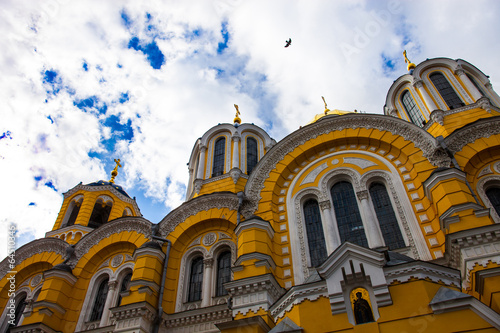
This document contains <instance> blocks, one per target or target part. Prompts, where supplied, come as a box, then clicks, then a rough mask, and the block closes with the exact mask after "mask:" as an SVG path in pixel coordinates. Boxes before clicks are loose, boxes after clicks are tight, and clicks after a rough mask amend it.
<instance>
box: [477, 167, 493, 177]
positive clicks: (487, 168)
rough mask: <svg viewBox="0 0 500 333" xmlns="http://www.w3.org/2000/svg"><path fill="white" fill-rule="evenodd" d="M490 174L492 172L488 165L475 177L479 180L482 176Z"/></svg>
mask: <svg viewBox="0 0 500 333" xmlns="http://www.w3.org/2000/svg"><path fill="white" fill-rule="evenodd" d="M497 164H498V163H497ZM495 166H496V165H495ZM492 173H493V170H491V165H488V166H486V167H484V168H483V170H481V171H480V172H479V174H478V175H477V178H481V177H482V176H486V175H489V174H492Z"/></svg>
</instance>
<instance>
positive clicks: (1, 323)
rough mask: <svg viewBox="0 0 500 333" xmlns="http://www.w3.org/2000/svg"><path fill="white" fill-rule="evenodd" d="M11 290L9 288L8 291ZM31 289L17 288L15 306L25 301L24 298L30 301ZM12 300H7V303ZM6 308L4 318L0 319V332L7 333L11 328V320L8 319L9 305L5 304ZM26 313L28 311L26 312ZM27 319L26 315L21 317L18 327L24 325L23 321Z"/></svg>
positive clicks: (26, 287) (25, 287)
mask: <svg viewBox="0 0 500 333" xmlns="http://www.w3.org/2000/svg"><path fill="white" fill-rule="evenodd" d="M8 289H9V288H7V290H8ZM30 292H31V290H30V288H29V287H28V286H24V287H21V288H19V287H18V288H17V290H16V291H15V295H14V302H15V304H16V305H17V304H19V302H20V301H21V300H22V299H23V297H25V296H26V299H28V297H29V295H30ZM11 297H12V296H11ZM11 299H12V298H10V297H9V298H8V299H7V302H10V300H11ZM5 305H6V306H5V308H4V309H3V310H1V311H2V316H1V317H0V332H7V328H8V326H9V319H10V318H7V312H9V309H8V308H7V303H6V304H5ZM25 312H26V311H25ZM24 318H25V315H24V313H23V314H22V315H21V318H20V319H19V322H18V326H19V325H22V323H23V320H24Z"/></svg>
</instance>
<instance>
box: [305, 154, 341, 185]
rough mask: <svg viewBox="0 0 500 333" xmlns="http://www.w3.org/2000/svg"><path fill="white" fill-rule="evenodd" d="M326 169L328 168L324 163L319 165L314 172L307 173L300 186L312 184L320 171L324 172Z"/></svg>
mask: <svg viewBox="0 0 500 333" xmlns="http://www.w3.org/2000/svg"><path fill="white" fill-rule="evenodd" d="M337 161H338V160H337ZM326 168H328V165H327V164H326V163H323V164H320V165H319V166H317V167H316V168H315V169H314V170H312V171H311V172H310V173H308V174H307V176H306V177H304V179H303V180H302V182H301V183H300V185H304V184H308V183H314V181H315V180H316V177H318V175H319V174H320V173H321V171H323V170H325V169H326Z"/></svg>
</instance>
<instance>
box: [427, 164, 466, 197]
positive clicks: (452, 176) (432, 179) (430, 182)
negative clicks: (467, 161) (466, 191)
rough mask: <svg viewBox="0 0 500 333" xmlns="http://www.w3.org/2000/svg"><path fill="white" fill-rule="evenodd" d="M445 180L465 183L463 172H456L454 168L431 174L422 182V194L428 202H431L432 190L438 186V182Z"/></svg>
mask: <svg viewBox="0 0 500 333" xmlns="http://www.w3.org/2000/svg"><path fill="white" fill-rule="evenodd" d="M446 180H459V181H462V182H463V183H465V182H466V181H467V180H466V176H465V172H463V171H462V170H458V169H456V168H448V169H443V170H439V171H438V172H434V173H432V174H431V175H430V176H429V178H427V179H426V180H425V181H424V182H423V185H424V192H425V196H426V197H427V198H429V201H430V202H433V198H432V189H433V188H434V187H435V186H436V185H438V184H439V183H440V182H443V181H446Z"/></svg>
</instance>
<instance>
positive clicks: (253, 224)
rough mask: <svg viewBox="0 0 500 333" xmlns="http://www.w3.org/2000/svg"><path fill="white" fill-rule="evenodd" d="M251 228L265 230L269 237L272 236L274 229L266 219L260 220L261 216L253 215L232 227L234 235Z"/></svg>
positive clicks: (271, 237)
mask: <svg viewBox="0 0 500 333" xmlns="http://www.w3.org/2000/svg"><path fill="white" fill-rule="evenodd" d="M251 228H258V229H262V230H265V231H266V232H267V235H268V237H269V238H270V239H273V237H274V233H275V232H274V229H273V227H272V226H271V223H269V222H268V221H265V220H262V219H261V218H258V217H254V218H251V219H248V220H244V221H241V222H240V224H238V225H237V226H236V228H235V229H234V233H235V234H236V236H240V234H241V232H242V231H244V230H246V229H251Z"/></svg>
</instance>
